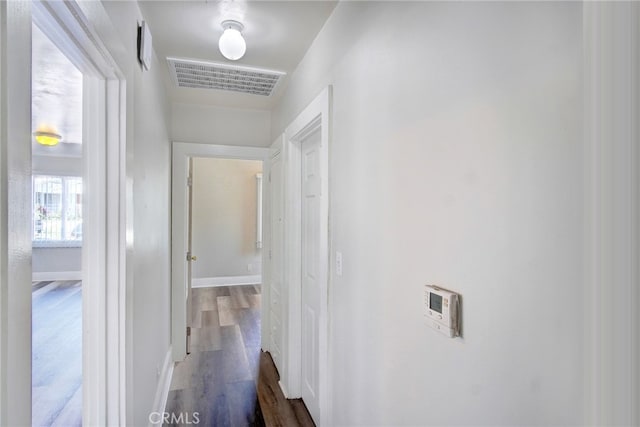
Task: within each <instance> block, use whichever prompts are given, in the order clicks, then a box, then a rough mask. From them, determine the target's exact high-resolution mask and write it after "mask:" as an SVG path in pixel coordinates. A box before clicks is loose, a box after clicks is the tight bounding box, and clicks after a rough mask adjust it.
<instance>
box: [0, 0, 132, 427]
mask: <svg viewBox="0 0 640 427" xmlns="http://www.w3.org/2000/svg"><path fill="white" fill-rule="evenodd" d="M3 3H4V4H3V5H1V6H0V7H1V8H2V9H1V12H0V13H2V15H3V21H4V22H6V23H7V27H8V31H7V32H5V31H4V30H3V33H2V37H3V38H4V37H5V36H6V35H8V34H11V37H7V39H6V42H5V45H4V47H6V51H3V52H1V57H2V61H1V62H2V63H3V65H4V66H5V67H7V66H8V67H10V70H11V71H12V72H11V73H4V72H3V73H2V76H3V77H2V95H3V96H2V110H3V114H2V125H3V127H4V129H3V130H2V132H3V135H6V134H7V133H8V134H9V135H11V136H12V137H11V138H8V139H7V140H6V142H5V141H3V145H4V144H5V143H6V144H7V146H6V148H7V151H9V155H8V156H7V157H6V158H4V159H3V165H4V164H5V163H4V162H7V163H8V164H9V165H11V164H13V162H16V163H17V164H19V165H20V166H21V167H22V168H23V170H20V173H19V175H20V177H22V176H23V175H25V174H29V175H30V173H31V172H30V171H31V168H30V163H31V148H30V147H31V115H30V112H31V108H30V105H31V90H30V79H31V66H30V63H31V48H30V43H31V25H32V20H34V21H36V22H37V23H38V26H39V27H40V28H41V29H42V30H43V31H44V33H45V34H46V35H47V36H48V37H50V38H52V40H53V41H54V43H55V44H56V45H57V46H58V47H59V48H60V50H61V51H62V52H64V53H65V55H66V56H68V57H69V59H70V60H71V61H72V62H73V63H74V64H75V65H76V66H77V67H78V68H79V69H80V70H81V71H82V73H83V80H84V84H83V85H84V89H83V90H84V91H85V95H84V96H83V98H84V100H83V111H84V113H83V116H84V118H83V122H84V123H83V128H84V129H83V132H84V137H85V138H92V139H93V140H94V141H95V143H94V144H87V145H85V147H83V150H85V153H84V155H83V162H84V164H83V166H84V173H83V180H84V183H83V185H84V188H85V190H86V191H85V199H84V203H85V206H86V208H85V212H84V217H85V219H86V222H85V224H84V225H83V228H84V233H83V234H84V236H85V239H84V242H83V261H82V263H83V264H82V270H83V273H82V274H83V277H82V280H83V282H84V283H91V286H90V287H84V288H83V320H82V323H83V326H82V328H83V350H82V351H83V354H82V359H83V362H82V363H83V410H82V412H83V415H82V418H83V424H85V425H112V424H113V425H118V424H125V423H126V410H125V403H126V381H125V374H126V371H125V367H126V363H125V360H126V354H127V353H126V349H125V337H126V334H125V320H126V319H125V310H124V308H125V302H126V300H125V296H126V280H125V279H126V276H125V272H126V268H125V259H126V258H125V257H126V221H125V220H126V217H125V195H126V180H125V175H124V174H125V160H126V150H125V147H126V137H125V135H126V129H125V124H126V81H125V78H124V74H123V73H122V72H121V70H120V68H119V66H118V62H119V61H117V60H116V59H118V60H120V62H122V59H123V58H122V55H121V54H120V56H119V57H118V58H114V57H113V56H112V50H110V49H108V48H106V47H105V44H104V42H108V43H109V46H111V48H112V49H115V51H116V52H124V49H123V48H122V42H121V40H120V38H119V37H118V33H117V32H116V31H115V29H114V28H113V27H112V26H111V24H110V20H109V18H108V15H107V14H106V11H105V10H104V7H103V6H102V4H101V3H99V2H76V1H74V0H71V1H65V2H42V1H33V2H31V1H30V0H16V1H12V2H3ZM5 4H6V5H7V6H6V7H5ZM9 31H10V33H9ZM25 45H26V46H29V48H26V49H25ZM25 52H28V54H25ZM122 63H124V62H122ZM3 71H4V70H3ZM25 81H28V83H29V85H28V86H24V83H25ZM6 88H12V89H13V90H14V92H13V93H8V94H7V93H5V89H6ZM18 92H19V93H18ZM9 104H10V105H11V108H9V107H8V105H9ZM25 104H26V105H28V107H27V108H22V107H19V106H22V105H25ZM8 115H11V116H12V119H11V120H7V118H8V117H7V116H8ZM3 139H4V138H3ZM7 151H5V148H4V147H3V154H4V153H6V152H7ZM14 172H16V171H14ZM9 178H10V179H9ZM5 179H7V180H8V184H4V182H5V181H4V180H5ZM2 182H3V187H4V185H7V187H8V192H9V194H14V195H19V194H21V195H22V196H21V197H18V198H17V199H15V198H10V199H9V201H10V202H11V203H12V204H13V203H14V202H15V203H16V205H14V206H13V208H12V209H11V210H10V212H9V216H8V217H7V218H5V219H3V221H2V223H3V227H4V226H6V224H7V223H8V224H10V225H11V224H13V227H15V228H14V229H13V233H15V234H16V235H17V236H20V238H19V240H20V243H25V242H22V241H23V240H26V239H25V238H24V237H25V236H28V242H26V243H28V245H29V248H28V250H25V251H23V253H20V254H19V255H20V257H19V258H20V259H18V260H12V259H11V257H12V256H13V255H9V257H8V260H7V262H8V263H9V264H16V265H15V268H16V271H14V272H13V273H16V274H11V275H10V276H9V277H7V278H5V277H2V281H3V286H2V292H0V299H1V301H0V302H1V304H2V306H3V308H4V307H12V306H14V304H16V303H18V304H19V308H18V310H19V312H11V313H8V314H7V318H8V322H7V327H5V326H4V324H3V325H2V328H1V334H2V339H1V340H0V342H2V343H4V342H7V341H5V339H6V337H9V342H11V344H12V345H8V346H4V345H0V349H1V350H0V369H1V370H0V373H1V374H2V378H3V380H2V383H3V388H2V389H1V391H0V414H1V415H0V424H3V425H5V424H20V425H22V424H31V405H32V402H31V357H28V358H25V357H24V354H25V353H26V354H29V355H30V354H31V331H30V326H31V250H30V246H31V231H30V230H31V215H30V212H31V182H30V180H22V179H15V176H14V175H13V174H12V171H11V170H10V169H8V170H6V171H5V172H3V175H2ZM7 187H5V188H7ZM5 194H6V193H5V191H4V190H3V191H2V195H3V197H2V198H3V200H2V203H5V202H6V201H5V197H4V195H5ZM25 195H27V196H26V197H25ZM12 199H15V200H14V201H11V200H12ZM25 213H26V215H25ZM12 215H13V216H14V218H12ZM18 215H22V216H23V217H24V218H21V219H19V218H16V217H17V216H18ZM12 238H13V236H12ZM5 239H8V235H7V234H4V233H2V244H3V246H4V245H5V244H6V242H5ZM9 245H12V243H11V242H9ZM3 261H4V260H3ZM16 261H17V262H16ZM18 264H19V265H18ZM5 280H6V281H5ZM5 283H6V285H5ZM5 289H7V290H8V291H9V292H5ZM25 302H26V304H25ZM25 337H27V339H25ZM15 344H17V345H15ZM107 348H109V349H110V351H108V352H107V351H106V349H107ZM17 360H20V361H21V362H20V363H18V364H16V363H15V362H16V361H17ZM9 366H11V369H8V367H9ZM9 371H11V372H12V374H11V375H8V373H9ZM4 378H6V379H7V380H6V381H5V380H4ZM25 384H26V385H25ZM9 391H10V392H9Z"/></svg>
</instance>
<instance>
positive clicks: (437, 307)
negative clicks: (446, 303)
mask: <svg viewBox="0 0 640 427" xmlns="http://www.w3.org/2000/svg"><path fill="white" fill-rule="evenodd" d="M429 308H430V309H431V310H433V311H437V312H438V313H442V296H440V295H437V294H434V293H433V292H431V296H430V297H429Z"/></svg>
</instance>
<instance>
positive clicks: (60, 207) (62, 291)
mask: <svg viewBox="0 0 640 427" xmlns="http://www.w3.org/2000/svg"><path fill="white" fill-rule="evenodd" d="M31 96H32V102H31V104H32V108H31V110H32V120H31V123H32V131H33V133H32V134H33V140H32V200H33V203H32V214H33V217H32V278H33V283H32V294H31V295H32V331H31V332H32V334H31V337H32V352H31V357H32V369H31V371H32V378H31V379H32V389H31V390H32V391H31V392H32V410H31V414H32V425H34V426H44V425H47V426H49V425H65V426H70V425H81V424H82V354H83V351H82V240H83V232H82V231H83V208H82V206H83V185H82V184H83V182H82V181H83V178H82V176H83V167H82V165H83V158H82V153H83V151H82V140H83V127H82V122H83V75H82V73H81V72H80V71H79V70H78V68H76V66H75V65H74V64H73V63H72V62H71V61H70V60H69V59H68V58H67V57H66V56H65V55H64V53H63V52H61V51H60V49H58V47H57V46H56V45H55V44H54V43H53V41H52V40H50V39H49V38H48V37H47V36H46V35H45V34H44V33H43V31H42V30H41V29H40V28H39V27H38V26H37V25H36V24H35V23H34V24H32V95H31Z"/></svg>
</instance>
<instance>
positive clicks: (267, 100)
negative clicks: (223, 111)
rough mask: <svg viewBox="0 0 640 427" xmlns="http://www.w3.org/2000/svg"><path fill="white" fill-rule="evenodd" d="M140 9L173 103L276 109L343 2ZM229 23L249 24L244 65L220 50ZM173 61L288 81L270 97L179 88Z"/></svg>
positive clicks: (164, 4) (167, 4) (198, 3)
mask: <svg viewBox="0 0 640 427" xmlns="http://www.w3.org/2000/svg"><path fill="white" fill-rule="evenodd" d="M139 4H140V8H141V9H142V13H143V15H144V16H145V19H146V20H147V23H148V25H149V28H150V30H151V35H152V37H153V47H154V50H155V51H156V54H157V55H158V57H159V59H160V62H161V65H160V66H161V67H162V68H163V69H162V72H163V74H164V77H165V82H166V84H167V89H168V91H167V92H168V95H169V97H170V99H171V101H172V102H177V103H191V104H207V105H219V106H228V107H236V108H254V109H270V108H272V107H273V106H274V105H275V103H276V102H277V100H278V99H279V95H280V94H281V92H282V89H283V88H284V87H286V83H287V78H288V75H290V74H291V72H292V71H293V70H294V69H295V68H296V66H297V65H298V63H299V62H300V60H301V59H302V58H303V56H304V54H305V52H306V51H307V49H308V48H309V46H310V45H311V43H312V42H313V40H314V39H315V37H316V35H317V34H318V32H319V31H320V29H321V28H322V26H323V25H324V23H325V21H326V20H327V18H328V17H329V15H330V14H331V12H332V11H333V9H334V7H335V5H336V4H337V2H336V1H205V0H186V1H185V0H183V1H152V0H147V1H140V2H139ZM226 19H234V20H237V21H240V22H242V23H243V24H244V31H243V32H242V34H243V36H244V38H245V40H246V42H247V53H246V54H245V56H244V57H243V58H242V59H240V60H238V61H229V60H227V59H225V58H224V57H223V56H222V55H221V54H220V52H219V50H218V39H219V38H220V35H221V34H222V27H221V25H220V23H221V22H222V21H224V20H226ZM168 56H170V57H178V58H189V59H199V60H204V61H213V62H222V63H231V64H237V65H245V66H252V67H260V68H268V69H272V70H278V71H284V72H286V73H287V76H285V78H284V81H283V82H281V83H280V84H279V85H278V87H277V88H276V90H275V92H274V94H272V95H271V96H269V97H265V96H260V95H249V94H241V93H235V92H228V91H221V90H214V89H190V88H177V87H175V86H174V84H173V82H172V81H171V79H170V77H169V70H168V66H167V63H166V57H168Z"/></svg>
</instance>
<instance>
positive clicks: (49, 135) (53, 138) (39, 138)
mask: <svg viewBox="0 0 640 427" xmlns="http://www.w3.org/2000/svg"><path fill="white" fill-rule="evenodd" d="M33 136H35V138H36V142H37V143H38V144H40V145H46V146H49V147H52V146H54V145H58V143H59V142H60V140H61V139H62V136H61V135H58V134H57V133H55V132H48V131H36V132H34V133H33Z"/></svg>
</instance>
